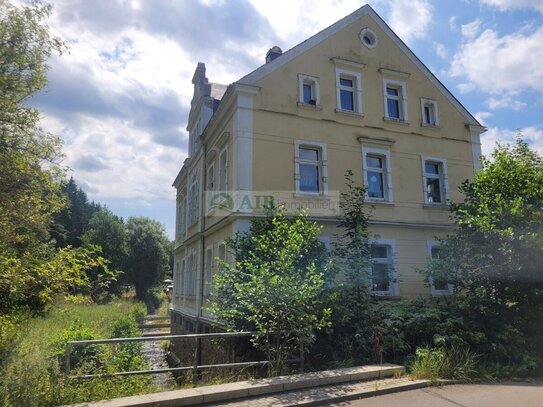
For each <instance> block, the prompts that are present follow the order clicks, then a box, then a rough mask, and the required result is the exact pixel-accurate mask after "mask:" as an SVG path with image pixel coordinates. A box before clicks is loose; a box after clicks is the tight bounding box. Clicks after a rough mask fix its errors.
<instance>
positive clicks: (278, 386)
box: [73, 364, 405, 407]
mask: <svg viewBox="0 0 543 407" xmlns="http://www.w3.org/2000/svg"><path fill="white" fill-rule="evenodd" d="M404 371H405V368H404V367H403V366H399V365H392V364H383V365H370V366H359V367H351V368H345V369H335V370H325V371H322V372H313V373H305V374H297V375H292V376H280V377H275V378H270V379H260V380H248V381H244V382H236V383H227V384H219V385H213V386H203V387H197V388H194V389H187V390H174V391H167V392H162V393H151V394H145V395H141V396H132V397H122V398H118V399H113V400H104V401H96V402H89V403H82V404H77V405H73V406H75V407H176V406H193V405H198V404H206V403H216V402H222V401H228V400H233V399H239V398H244V397H254V396H262V395H267V394H272V393H278V392H286V391H293V390H300V389H307V388H313V387H318V386H326V385H334V384H339V383H347V382H354V381H361V380H369V379H380V378H384V377H391V376H394V375H397V374H401V373H403V372H404Z"/></svg>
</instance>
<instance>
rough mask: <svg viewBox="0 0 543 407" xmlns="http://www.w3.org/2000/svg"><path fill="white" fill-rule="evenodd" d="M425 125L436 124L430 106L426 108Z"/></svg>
mask: <svg viewBox="0 0 543 407" xmlns="http://www.w3.org/2000/svg"><path fill="white" fill-rule="evenodd" d="M424 123H426V124H434V123H433V120H432V113H431V108H430V106H424Z"/></svg>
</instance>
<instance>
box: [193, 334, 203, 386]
mask: <svg viewBox="0 0 543 407" xmlns="http://www.w3.org/2000/svg"><path fill="white" fill-rule="evenodd" d="M201 341H202V340H201V339H200V338H199V337H196V338H195V343H194V364H193V370H192V383H196V382H197V381H198V378H199V376H198V366H199V365H200V360H201V347H202V342H201Z"/></svg>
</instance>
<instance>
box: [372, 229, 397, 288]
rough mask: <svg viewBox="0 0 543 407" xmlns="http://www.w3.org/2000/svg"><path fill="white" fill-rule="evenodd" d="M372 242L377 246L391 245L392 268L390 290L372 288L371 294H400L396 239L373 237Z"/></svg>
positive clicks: (390, 260) (390, 262)
mask: <svg viewBox="0 0 543 407" xmlns="http://www.w3.org/2000/svg"><path fill="white" fill-rule="evenodd" d="M370 244H372V245H376V246H389V247H390V252H389V255H390V259H389V264H390V266H391V268H392V270H391V273H390V283H389V290H388V291H373V290H371V289H370V292H371V294H373V295H375V296H379V297H383V296H398V295H400V286H399V283H398V270H397V260H396V256H397V255H396V241H395V240H391V239H372V240H371V241H370Z"/></svg>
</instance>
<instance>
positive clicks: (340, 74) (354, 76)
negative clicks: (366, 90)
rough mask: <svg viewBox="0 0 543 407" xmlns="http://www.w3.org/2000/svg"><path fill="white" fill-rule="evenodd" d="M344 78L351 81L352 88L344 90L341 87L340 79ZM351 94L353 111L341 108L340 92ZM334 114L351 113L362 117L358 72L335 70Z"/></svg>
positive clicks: (360, 83)
mask: <svg viewBox="0 0 543 407" xmlns="http://www.w3.org/2000/svg"><path fill="white" fill-rule="evenodd" d="M341 78H345V79H349V80H352V81H353V82H354V83H353V87H352V88H348V89H347V88H346V87H345V86H343V85H341V82H340V79H341ZM351 89H352V92H353V103H354V106H353V107H354V109H353V110H347V109H343V108H342V107H341V90H351ZM336 106H337V108H336V112H341V113H351V114H358V115H362V114H363V112H362V74H361V73H360V72H355V71H350V70H347V69H341V68H336Z"/></svg>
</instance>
